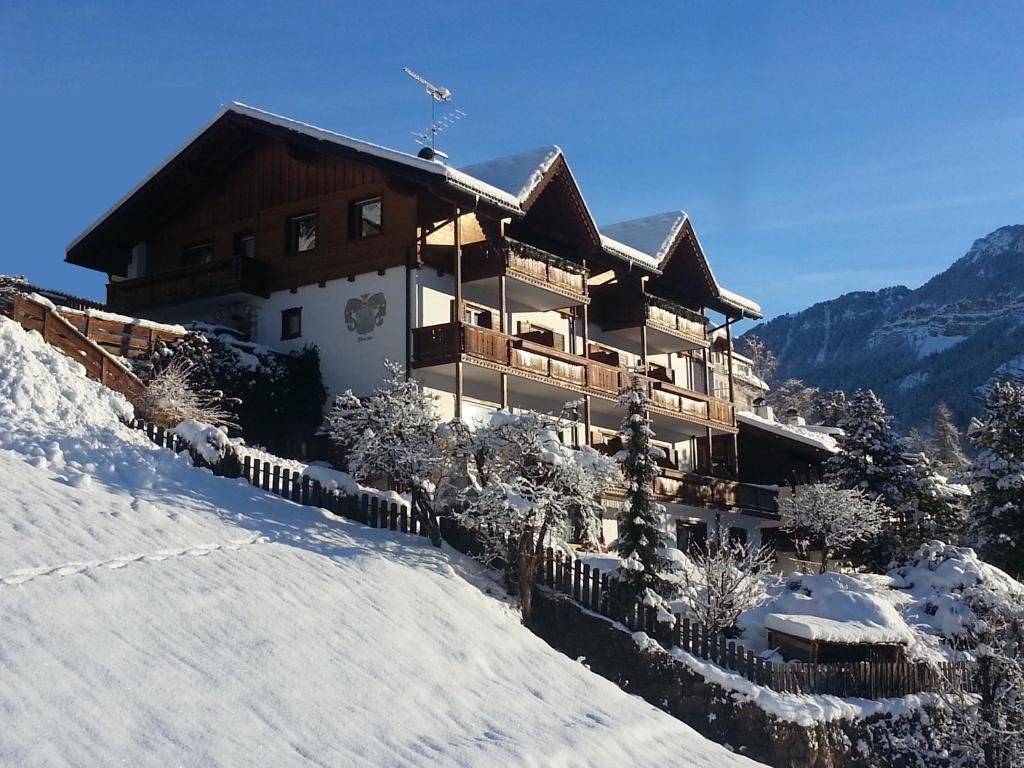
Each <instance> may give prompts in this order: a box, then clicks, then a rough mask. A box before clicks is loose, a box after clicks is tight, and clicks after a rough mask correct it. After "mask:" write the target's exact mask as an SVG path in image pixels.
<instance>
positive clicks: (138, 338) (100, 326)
mask: <svg viewBox="0 0 1024 768" xmlns="http://www.w3.org/2000/svg"><path fill="white" fill-rule="evenodd" d="M57 313H58V314H60V315H61V317H63V318H64V319H65V320H67V321H68V322H69V323H70V324H71V325H73V326H74V327H75V329H76V330H77V331H78V332H79V333H81V334H82V335H83V336H85V337H86V338H87V339H89V341H91V342H93V343H94V344H96V345H98V346H100V347H102V348H103V349H104V350H106V351H107V352H109V353H110V354H112V355H115V356H117V357H128V358H132V357H139V356H141V355H145V354H148V353H150V352H152V351H153V350H154V349H155V348H156V343H157V342H158V341H163V342H172V341H177V340H178V339H180V338H181V337H182V334H180V333H175V332H172V331H169V330H165V329H163V328H157V327H154V326H152V325H150V324H148V323H136V322H125V321H124V320H115V319H111V318H108V317H103V316H102V315H95V314H92V313H90V312H88V311H85V312H80V311H77V310H74V309H69V308H67V307H58V308H57Z"/></svg>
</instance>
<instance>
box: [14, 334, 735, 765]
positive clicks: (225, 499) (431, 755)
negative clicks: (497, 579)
mask: <svg viewBox="0 0 1024 768" xmlns="http://www.w3.org/2000/svg"><path fill="white" fill-rule="evenodd" d="M0 361H2V362H3V364H2V365H0V500H2V503H0V608H2V616H3V620H2V623H0V764H2V765H4V766H84V765H114V764H117V765H131V766H169V765H190V766H191V765H195V766H198V765H202V766H242V765H244V766H274V767H275V768H279V767H281V766H292V765H296V766H299V765H301V766H305V765H317V766H363V765H366V766H371V765H374V766H375V765H420V766H439V765H466V766H480V765H494V766H513V765H558V766H572V765H579V766H602V765H608V766H627V765H628V766H638V765H652V766H654V765H683V764H685V765H695V766H701V765H706V766H711V765H714V766H716V768H724V767H725V766H741V765H744V766H745V765H753V763H751V762H750V761H748V760H746V759H744V758H742V757H738V756H734V755H732V754H730V753H729V752H727V751H726V750H725V749H724V748H722V747H719V746H717V745H715V744H712V743H710V742H708V741H706V740H704V739H702V738H701V737H700V736H698V735H697V734H696V733H695V732H693V731H692V730H690V729H689V728H688V727H687V726H685V725H683V724H682V723H680V722H679V721H677V720H674V719H673V718H671V717H669V716H667V715H665V714H663V713H661V712H659V711H658V710H656V709H654V708H653V707H651V706H649V705H647V704H645V703H644V702H643V701H641V700H640V699H637V698H634V697H632V696H628V695H626V694H624V693H623V692H621V691H620V690H619V689H618V688H616V687H615V686H614V685H612V684H611V683H609V682H607V681H605V680H603V679H602V678H599V677H597V676H596V675H593V674H591V673H589V672H588V671H587V670H586V668H585V667H584V666H583V665H582V664H580V663H578V662H575V661H572V660H571V659H568V658H566V657H564V656H562V655H560V654H558V653H556V652H555V651H553V650H552V649H551V648H549V647H548V646H547V645H546V644H544V643H543V642H542V641H541V640H539V639H538V638H536V637H535V636H533V635H532V634H531V633H530V632H528V631H527V630H525V629H524V628H523V627H522V626H521V625H520V624H519V622H518V619H517V617H516V615H515V614H514V613H513V611H512V610H511V609H510V608H509V607H508V606H507V605H506V604H505V603H503V602H502V601H501V600H500V599H498V598H496V597H492V596H490V595H488V594H487V591H488V590H490V589H492V588H493V585H492V584H491V583H490V582H489V580H488V579H487V578H486V575H485V574H483V573H481V572H480V571H479V570H478V569H477V568H476V567H475V566H474V565H473V564H472V563H471V562H468V561H466V560H464V559H462V558H461V557H460V556H458V555H456V554H454V553H451V552H448V551H445V552H440V551H437V550H434V549H432V548H431V547H430V546H429V544H427V543H425V542H423V541H421V540H419V539H416V538H413V537H402V536H400V535H398V534H390V533H387V532H383V531H377V530H370V529H366V528H363V527H361V526H358V525H355V524H352V523H348V522H343V521H339V520H337V519H328V517H327V516H326V513H320V512H319V511H317V510H313V509H310V508H307V507H299V506H296V505H293V504H290V503H288V502H286V501H283V500H282V499H279V498H276V497H272V496H270V495H267V494H264V493H262V492H260V491H258V490H256V489H253V488H251V487H250V486H248V485H246V484H245V483H243V482H241V481H229V480H224V479H221V478H215V477H213V476H212V475H210V474H209V473H207V472H204V471H200V470H197V469H194V468H192V467H190V466H188V463H187V461H186V460H185V459H184V458H183V457H176V456H174V455H173V454H171V453H170V452H169V451H165V450H161V449H157V448H156V447H154V446H153V445H151V444H149V443H148V442H147V441H146V440H145V439H144V437H143V436H142V435H140V434H139V433H136V432H134V431H132V430H129V429H127V428H125V427H123V426H122V425H121V424H120V423H119V422H118V421H117V417H116V414H117V413H119V412H121V413H123V412H124V409H125V408H126V405H125V403H124V402H123V401H122V400H121V399H120V397H119V396H116V395H113V394H112V393H109V392H107V391H106V390H103V389H102V388H100V387H99V386H98V385H96V384H94V383H92V382H90V381H87V380H86V379H85V378H84V377H83V375H82V372H81V369H80V368H78V367H77V366H76V365H75V364H73V363H71V362H70V361H69V360H67V359H66V358H63V357H62V356H60V354H59V353H57V352H55V351H54V350H52V349H50V348H49V347H47V346H45V345H44V344H43V342H42V340H41V339H40V338H39V337H38V335H35V334H26V333H25V332H24V331H22V330H21V329H20V328H19V327H17V326H15V325H14V324H13V323H11V322H9V321H7V320H4V319H3V318H0ZM493 591H495V592H497V591H498V590H493Z"/></svg>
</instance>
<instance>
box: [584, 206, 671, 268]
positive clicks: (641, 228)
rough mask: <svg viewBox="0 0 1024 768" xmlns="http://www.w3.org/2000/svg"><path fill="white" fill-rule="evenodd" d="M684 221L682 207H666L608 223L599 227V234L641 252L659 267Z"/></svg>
mask: <svg viewBox="0 0 1024 768" xmlns="http://www.w3.org/2000/svg"><path fill="white" fill-rule="evenodd" d="M685 223H686V213H685V212H684V211H668V212H666V213H656V214H654V215H653V216H644V217H643V218H640V219H630V220H629V221H620V222H619V223H618V224H608V225H606V226H603V227H601V234H602V235H606V236H607V237H609V238H611V239H612V240H614V241H616V242H618V243H621V244H622V245H625V246H627V247H629V248H632V249H634V250H636V251H639V252H641V253H643V254H644V255H645V256H646V257H647V259H648V260H649V261H650V262H651V263H652V265H653V266H655V267H659V268H660V266H661V264H662V262H664V260H665V259H666V258H667V257H668V255H669V253H670V252H671V250H672V246H673V245H674V244H675V241H676V238H677V237H678V236H679V231H680V230H681V229H682V228H683V224H685Z"/></svg>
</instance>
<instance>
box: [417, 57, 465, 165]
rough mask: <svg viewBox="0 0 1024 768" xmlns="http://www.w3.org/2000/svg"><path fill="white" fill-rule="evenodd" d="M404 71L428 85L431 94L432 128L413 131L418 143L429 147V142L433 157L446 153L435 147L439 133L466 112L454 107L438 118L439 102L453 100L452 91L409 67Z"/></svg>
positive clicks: (429, 94)
mask: <svg viewBox="0 0 1024 768" xmlns="http://www.w3.org/2000/svg"><path fill="white" fill-rule="evenodd" d="M402 71H403V72H405V74H407V75H408V76H409V77H411V78H412V79H413V80H415V81H416V82H417V83H420V84H422V85H423V86H424V87H426V89H427V95H428V96H430V130H428V131H423V132H422V133H413V136H415V137H416V143H417V144H421V145H422V146H423V147H427V146H428V142H429V148H430V157H431V158H433V157H434V156H435V155H444V153H443V152H438V151H437V149H436V147H435V143H436V140H437V134H439V133H442V132H443V131H444V130H446V129H447V128H451V127H452V126H453V125H454V124H455V123H457V122H458V121H459V120H461V119H462V118H464V117H465V116H466V113H465V112H463V111H462V110H461V109H453V110H452V111H451V112H449V113H448V114H446V115H444V116H443V117H442V118H441V119H440V120H438V119H437V117H436V115H435V112H436V107H437V102H439V101H440V102H446V101H451V100H452V92H451V91H449V90H448V89H447V88H442V87H441V86H438V85H434V84H433V83H432V82H430V81H429V80H427V79H426V78H425V77H423V76H422V75H418V74H416V73H415V72H413V71H412V70H411V69H409V68H408V67H402ZM421 151H423V150H421Z"/></svg>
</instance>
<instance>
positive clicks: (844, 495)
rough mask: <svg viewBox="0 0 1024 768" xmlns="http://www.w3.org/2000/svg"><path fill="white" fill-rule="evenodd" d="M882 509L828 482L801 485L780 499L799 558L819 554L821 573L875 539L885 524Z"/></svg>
mask: <svg viewBox="0 0 1024 768" xmlns="http://www.w3.org/2000/svg"><path fill="white" fill-rule="evenodd" d="M883 509H884V508H883V507H882V506H881V505H880V504H879V503H878V502H877V501H874V500H872V499H868V498H867V497H866V496H865V495H864V494H863V492H861V491H860V490H857V489H846V488H836V487H835V486H833V485H829V484H827V483H814V484H811V485H805V486H802V487H801V488H799V489H798V490H797V492H796V493H794V494H793V495H792V496H788V497H784V498H781V499H779V514H780V515H781V516H782V521H783V528H784V529H785V530H788V531H792V532H793V533H794V534H795V541H796V545H797V549H798V551H799V552H800V555H801V557H804V558H805V559H806V558H807V557H808V553H809V550H817V551H819V552H821V571H820V572H821V573H824V572H825V571H827V570H828V566H829V563H830V562H831V561H832V559H833V558H835V557H840V556H842V555H844V554H845V553H846V552H847V551H849V549H850V547H851V546H852V545H853V544H855V543H857V542H859V541H869V540H871V539H873V538H875V537H876V536H877V535H878V533H879V531H881V530H882V526H883V525H884V523H885V519H886V516H885V514H884V512H883V511H882V510H883Z"/></svg>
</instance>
